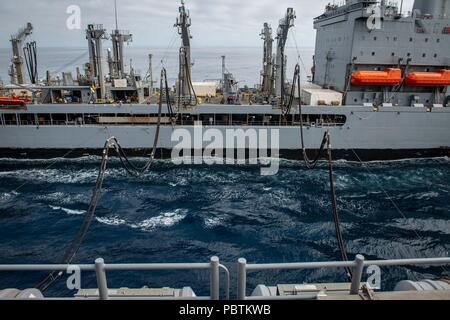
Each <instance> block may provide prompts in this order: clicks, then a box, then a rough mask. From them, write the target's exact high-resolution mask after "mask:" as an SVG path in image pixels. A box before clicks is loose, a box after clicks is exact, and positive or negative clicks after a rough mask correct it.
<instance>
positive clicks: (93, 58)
mask: <svg viewBox="0 0 450 320" xmlns="http://www.w3.org/2000/svg"><path fill="white" fill-rule="evenodd" d="M107 38H108V35H107V33H106V30H105V29H104V28H103V25H94V24H90V25H88V27H87V29H86V39H87V40H88V47H89V75H88V77H89V80H90V82H91V83H92V84H95V85H97V86H98V87H100V95H101V97H100V99H105V97H106V88H105V77H104V75H103V58H102V53H103V46H102V40H104V39H107Z"/></svg>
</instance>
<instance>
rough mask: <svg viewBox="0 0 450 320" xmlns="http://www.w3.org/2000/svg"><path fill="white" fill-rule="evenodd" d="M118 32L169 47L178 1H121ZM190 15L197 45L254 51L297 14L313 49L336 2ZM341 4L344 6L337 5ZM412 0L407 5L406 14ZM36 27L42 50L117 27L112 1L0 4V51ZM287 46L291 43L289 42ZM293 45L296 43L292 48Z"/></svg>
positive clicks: (294, 0) (303, 39) (230, 7)
mask: <svg viewBox="0 0 450 320" xmlns="http://www.w3.org/2000/svg"><path fill="white" fill-rule="evenodd" d="M117 2H118V7H119V29H124V30H130V31H131V32H132V33H133V35H134V43H133V46H136V47H144V46H145V47H167V46H168V44H169V42H170V40H171V39H172V38H173V36H174V32H175V28H173V25H174V23H175V19H176V16H177V14H178V6H179V4H180V0H117ZM186 2H187V6H188V8H189V9H190V11H191V18H192V28H191V30H192V34H193V36H194V39H193V40H192V41H193V42H192V43H193V46H197V47H214V46H221V47H242V46H246V47H256V46H261V40H260V38H259V33H260V31H261V29H262V24H263V22H269V23H270V24H271V25H272V27H273V29H274V31H275V30H276V26H277V25H278V21H279V19H280V18H282V17H283V15H284V13H285V11H286V8H287V7H293V8H294V9H295V10H296V12H297V21H296V27H295V31H294V32H295V35H296V40H297V43H298V45H299V46H300V47H313V46H314V41H315V32H314V30H313V27H312V19H313V18H314V17H316V16H318V15H320V14H321V13H322V12H323V9H324V7H325V5H326V4H327V3H329V2H333V1H332V0H313V1H311V0H186ZM336 2H337V3H338V2H341V1H336ZM412 2H413V0H405V5H404V11H409V10H411V7H412ZM73 4H77V5H79V6H80V8H81V26H82V30H68V29H67V28H66V20H67V18H68V14H67V13H66V9H67V7H68V6H70V5H73ZM28 21H29V22H31V23H33V25H34V27H35V31H34V34H33V36H32V38H33V39H34V40H36V41H37V42H38V45H39V46H42V47H84V46H85V42H86V40H85V37H84V31H83V29H84V27H85V26H86V24H88V23H98V24H103V25H104V26H105V27H106V29H108V30H109V31H110V29H113V28H114V25H115V23H114V0H78V1H77V0H15V1H7V0H1V4H0V30H1V33H0V47H3V48H5V47H9V46H10V45H9V38H10V34H13V33H15V32H16V31H17V29H18V28H19V27H21V26H22V25H25V23H26V22H28ZM288 45H289V43H288ZM290 45H294V44H290Z"/></svg>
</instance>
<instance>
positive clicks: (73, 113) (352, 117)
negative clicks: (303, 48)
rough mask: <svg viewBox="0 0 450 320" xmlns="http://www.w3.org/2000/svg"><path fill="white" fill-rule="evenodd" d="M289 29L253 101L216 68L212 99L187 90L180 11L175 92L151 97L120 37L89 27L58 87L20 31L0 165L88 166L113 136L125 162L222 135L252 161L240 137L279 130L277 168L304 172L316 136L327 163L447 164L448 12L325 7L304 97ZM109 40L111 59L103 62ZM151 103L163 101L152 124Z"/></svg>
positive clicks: (357, 2)
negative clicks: (183, 134) (291, 62)
mask: <svg viewBox="0 0 450 320" xmlns="http://www.w3.org/2000/svg"><path fill="white" fill-rule="evenodd" d="M295 19H296V16H295V11H294V10H293V9H291V8H289V9H288V10H287V12H286V15H285V17H284V18H283V19H281V20H280V23H279V26H278V29H277V32H276V36H274V35H273V32H272V29H271V27H270V25H269V24H268V23H265V24H264V28H263V31H262V33H261V37H262V39H263V41H264V58H263V59H264V60H263V64H262V72H261V84H260V85H259V86H258V87H256V88H254V89H247V88H246V89H242V88H238V82H237V81H236V80H235V78H234V76H233V75H232V74H230V73H229V72H228V71H227V69H226V66H225V58H224V60H223V74H222V80H221V82H220V85H219V87H218V88H217V87H214V86H213V87H212V86H211V84H210V83H209V84H208V83H194V82H192V80H191V71H192V70H191V69H192V62H191V61H192V58H191V43H190V40H191V34H190V26H191V18H190V14H189V11H188V10H187V9H186V6H185V4H184V2H183V3H182V5H181V6H180V11H179V18H178V19H177V21H176V25H175V27H176V28H178V31H179V34H180V37H181V40H182V41H181V47H180V51H179V54H180V58H179V74H178V81H177V83H176V85H175V86H174V87H173V88H170V87H168V86H167V85H165V83H164V81H161V86H160V88H155V87H156V86H155V81H153V74H152V72H151V71H152V67H151V58H152V56H151V55H149V65H150V66H149V71H150V72H149V73H148V74H147V75H146V76H145V77H141V76H140V75H138V74H136V73H135V71H134V70H133V68H131V69H130V70H128V71H126V70H125V68H124V61H123V60H124V58H123V57H124V55H123V51H124V46H125V44H126V43H128V42H131V41H132V39H133V36H132V34H131V33H130V32H127V31H122V30H119V28H118V26H116V29H115V30H113V31H112V32H111V33H110V34H108V32H107V30H106V29H105V28H104V27H103V26H102V25H95V24H91V25H88V27H87V29H86V38H87V41H88V48H89V57H90V58H89V62H88V63H86V64H85V65H84V70H81V71H80V69H77V74H76V76H75V77H74V76H73V75H72V74H71V73H63V74H62V76H61V77H57V78H56V79H55V76H54V75H52V74H50V72H47V75H46V79H45V80H44V81H39V79H38V76H37V72H36V68H35V65H36V63H37V61H36V54H35V53H36V44H35V43H25V41H26V39H27V36H28V35H29V34H31V32H32V31H33V26H32V25H31V24H28V25H27V26H26V27H25V28H24V29H22V30H20V31H19V32H18V34H16V35H14V36H13V37H12V39H11V42H12V47H13V59H12V62H13V63H12V66H11V69H10V76H11V84H10V85H3V86H2V87H0V96H4V97H2V98H1V99H0V105H1V107H0V121H1V123H0V136H1V139H0V154H1V155H2V157H21V158H52V157H77V156H86V155H94V154H99V153H101V151H102V150H103V146H104V144H105V140H106V139H108V138H109V137H111V136H114V137H116V138H117V139H118V140H119V141H120V144H121V146H122V147H123V148H124V150H125V151H126V152H127V153H128V154H130V155H136V156H142V155H143V154H145V151H146V150H148V149H151V148H152V146H153V142H154V140H155V136H158V139H157V140H158V141H157V153H156V156H157V157H169V156H170V155H171V150H172V149H173V148H174V147H175V146H176V145H177V144H178V141H174V139H173V133H174V131H175V130H176V129H185V130H186V131H187V132H190V133H192V135H195V130H196V128H197V129H198V128H199V127H200V128H203V129H208V128H213V129H218V130H219V131H220V132H222V133H223V136H226V131H227V129H234V130H237V131H236V132H240V133H244V134H243V135H241V136H243V137H236V139H243V140H242V141H241V144H240V145H239V144H238V147H237V149H238V148H242V149H246V150H247V151H250V150H251V149H252V148H253V144H252V143H250V142H249V136H248V135H246V134H245V132H246V130H249V129H254V130H256V131H257V132H265V133H266V132H272V131H273V130H277V131H278V135H279V152H280V156H281V157H284V158H295V159H297V158H302V157H303V153H302V152H301V151H302V149H305V150H307V153H311V154H316V153H317V151H318V150H319V147H320V145H321V141H322V137H323V136H324V133H325V132H329V133H330V135H331V137H332V141H333V155H334V157H335V158H342V159H349V160H355V159H357V160H387V159H402V158H411V157H442V156H450V91H449V87H450V1H448V0H431V1H430V0H428V1H425V0H416V1H415V3H414V7H413V10H412V12H410V13H408V14H403V8H401V7H399V6H398V5H397V4H391V3H388V2H387V1H361V0H348V1H345V4H343V5H342V6H337V5H331V4H329V5H327V7H326V9H325V12H324V13H323V14H322V15H320V16H318V17H317V18H315V19H314V28H315V30H316V31H317V40H316V48H315V55H314V67H313V70H312V78H311V81H310V82H308V83H302V84H301V85H300V86H299V85H298V84H297V85H296V81H295V79H297V78H295V77H294V81H292V82H289V81H288V80H287V79H288V78H289V80H290V79H291V78H290V76H289V75H288V72H287V71H289V70H286V69H287V62H286V60H287V58H286V55H285V47H286V40H287V37H288V34H289V30H290V29H291V28H292V27H293V26H294V21H295ZM107 39H110V40H111V41H112V49H111V50H109V49H108V50H104V47H103V45H104V44H103V43H104V42H105V41H106V40H107ZM274 48H275V50H274ZM22 51H23V52H22ZM104 56H105V57H104ZM105 58H106V59H105ZM106 65H107V66H108V72H105V71H106V70H104V69H105V67H104V66H106ZM25 67H27V68H26V70H28V74H29V76H30V82H28V83H27V80H25V74H26V71H25ZM161 79H163V77H162V78H161ZM298 82H300V81H299V80H298ZM24 94H25V95H27V96H24ZM158 100H160V101H163V100H164V105H162V109H161V110H159V107H160V106H159V104H158ZM239 129H242V130H239ZM300 130H302V131H303V130H304V143H303V145H302V141H301V140H302V139H301V138H300ZM268 136H269V138H268V139H269V140H271V139H272V138H273V136H272V135H270V134H268ZM269 143H270V141H269ZM207 145H208V142H203V145H201V146H200V145H196V146H195V147H193V148H195V149H197V148H200V149H202V148H205V147H207Z"/></svg>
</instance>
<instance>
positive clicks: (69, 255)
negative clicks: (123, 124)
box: [36, 139, 111, 292]
mask: <svg viewBox="0 0 450 320" xmlns="http://www.w3.org/2000/svg"><path fill="white" fill-rule="evenodd" d="M110 143H111V141H110V139H108V140H107V141H106V143H105V146H104V148H103V155H102V161H101V164H100V170H99V173H98V177H97V182H96V184H95V188H94V192H93V194H92V198H91V202H90V204H89V209H88V211H87V213H86V216H85V217H84V220H83V223H82V225H81V227H80V230H79V231H78V233H77V235H76V236H75V238H74V239H73V240H72V242H71V244H70V246H69V248H68V249H67V250H66V253H65V254H64V257H63V259H62V261H61V264H67V265H70V264H71V263H72V261H73V259H74V258H75V255H76V254H77V253H78V251H79V250H80V247H81V245H82V244H83V242H84V239H85V238H86V235H87V232H88V230H89V227H90V225H91V223H92V220H93V219H94V216H95V211H96V209H97V204H98V201H99V200H100V196H101V189H102V186H103V181H104V179H105V173H106V164H107V162H108V153H109V148H110ZM62 275H63V272H62V271H59V272H58V271H53V272H52V273H50V274H49V275H48V276H47V277H46V278H45V279H44V280H42V281H41V282H40V283H39V284H38V285H37V286H36V289H38V290H40V291H41V292H44V291H45V290H47V289H48V288H49V287H50V286H51V285H52V284H53V283H54V282H55V281H57V280H58V279H59V278H60V277H61V276H62Z"/></svg>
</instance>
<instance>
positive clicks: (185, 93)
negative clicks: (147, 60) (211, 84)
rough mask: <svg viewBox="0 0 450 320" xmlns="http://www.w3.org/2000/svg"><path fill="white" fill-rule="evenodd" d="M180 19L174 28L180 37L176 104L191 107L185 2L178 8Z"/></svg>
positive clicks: (189, 38) (192, 91) (189, 56)
mask: <svg viewBox="0 0 450 320" xmlns="http://www.w3.org/2000/svg"><path fill="white" fill-rule="evenodd" d="M179 11H180V17H179V18H177V21H176V24H175V27H176V28H178V33H179V34H180V35H181V41H182V44H181V48H180V70H179V74H178V88H177V94H178V104H179V105H180V104H181V105H184V106H186V105H193V104H195V103H196V100H197V99H196V97H195V92H194V88H193V86H192V78H191V66H192V63H191V39H192V36H191V33H190V30H189V27H190V26H191V18H190V17H189V11H188V10H186V7H185V1H184V0H182V1H181V7H180V8H179Z"/></svg>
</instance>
